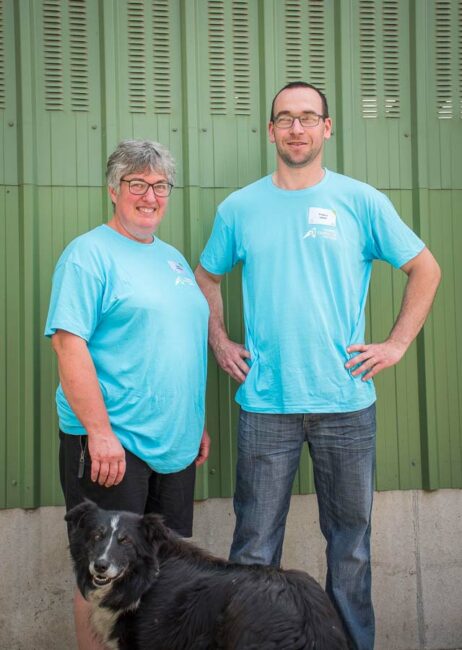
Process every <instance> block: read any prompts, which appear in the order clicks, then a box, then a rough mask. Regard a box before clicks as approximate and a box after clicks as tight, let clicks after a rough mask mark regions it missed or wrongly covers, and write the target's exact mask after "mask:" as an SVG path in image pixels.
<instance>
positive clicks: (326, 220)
mask: <svg viewBox="0 0 462 650" xmlns="http://www.w3.org/2000/svg"><path fill="white" fill-rule="evenodd" d="M336 222H337V215H336V214H335V212H334V211H333V210H329V208H310V209H309V210H308V223H312V224H323V225H324V226H331V227H333V228H335V226H336Z"/></svg>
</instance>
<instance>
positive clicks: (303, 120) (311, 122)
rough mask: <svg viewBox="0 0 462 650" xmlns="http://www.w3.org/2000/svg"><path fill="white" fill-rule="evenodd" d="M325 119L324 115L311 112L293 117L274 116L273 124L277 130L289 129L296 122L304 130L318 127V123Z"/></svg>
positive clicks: (284, 115)
mask: <svg viewBox="0 0 462 650" xmlns="http://www.w3.org/2000/svg"><path fill="white" fill-rule="evenodd" d="M326 117H327V116H326V115H319V113H314V112H311V111H310V112H309V113H303V115H295V116H294V115H286V114H285V113H283V114H282V115H276V117H275V118H274V120H273V124H274V126H276V127H277V128H278V129H291V128H292V126H293V124H294V122H295V120H298V121H299V122H300V125H301V126H302V127H303V128H304V129H307V128H308V129H309V128H310V127H312V126H318V124H319V121H320V120H324V119H325V118H326Z"/></svg>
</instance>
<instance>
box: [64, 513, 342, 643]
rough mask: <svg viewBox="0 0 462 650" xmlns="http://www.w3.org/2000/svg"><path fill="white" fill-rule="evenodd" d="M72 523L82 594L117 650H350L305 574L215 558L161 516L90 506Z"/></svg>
mask: <svg viewBox="0 0 462 650" xmlns="http://www.w3.org/2000/svg"><path fill="white" fill-rule="evenodd" d="M66 520H67V522H68V525H69V533H70V550H71V554H72V558H73V562H74V568H75V573H76V578H77V583H78V586H79V589H80V591H81V592H82V594H83V595H84V596H85V598H86V599H87V600H88V601H90V602H91V603H93V614H92V618H93V623H94V627H95V629H96V630H97V632H98V635H99V637H100V639H101V640H102V641H104V642H105V643H106V644H107V645H108V647H110V648H117V649H119V650H212V649H223V650H272V649H274V650H302V649H303V650H346V648H347V643H346V640H345V637H344V634H343V631H342V626H341V623H340V621H339V619H338V616H337V614H336V612H335V610H334V608H333V606H332V605H331V603H330V601H329V599H328V597H327V595H326V593H325V592H324V591H323V590H322V589H321V587H320V586H319V585H318V584H317V582H315V580H313V578H311V577H310V576H308V575H307V574H306V573H303V572H300V571H283V570H282V569H275V568H272V567H263V566H245V565H238V564H232V563H230V562H227V561H225V560H220V559H217V558H214V557H212V556H211V555H208V554H207V553H205V552H204V551H202V550H200V549H199V548H197V547H196V546H194V545H192V544H190V543H189V542H185V541H183V540H181V539H178V538H177V537H176V536H175V535H174V534H173V533H172V532H171V531H169V530H168V529H167V528H166V527H165V526H164V525H163V523H162V521H161V519H160V518H159V517H158V516H157V515H145V516H144V517H142V516H139V515H135V514H132V513H128V512H114V511H105V510H101V509H100V508H98V507H97V506H96V505H95V504H94V503H92V502H89V501H85V502H84V503H81V504H80V505H78V506H76V507H75V508H73V509H72V510H71V511H70V512H69V513H68V514H67V515H66Z"/></svg>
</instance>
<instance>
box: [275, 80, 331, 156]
mask: <svg viewBox="0 0 462 650" xmlns="http://www.w3.org/2000/svg"><path fill="white" fill-rule="evenodd" d="M309 112H314V113H318V114H319V115H321V114H322V112H323V106H322V100H321V97H320V96H319V95H318V93H317V92H316V91H315V90H313V89H312V88H288V89H286V90H283V91H282V92H281V93H280V94H279V95H278V96H277V98H276V101H275V104H274V117H277V116H279V115H281V114H285V115H290V116H292V117H300V116H302V115H303V114H304V113H309ZM331 129H332V121H331V119H330V118H329V117H326V118H325V119H321V120H320V121H319V124H318V125H317V126H311V127H305V128H304V127H302V125H301V124H300V122H299V120H294V123H293V124H292V126H291V127H290V128H288V129H281V128H277V127H276V126H275V125H274V123H273V122H270V123H269V125H268V133H269V139H270V142H273V143H274V144H275V145H276V150H277V156H278V164H279V165H284V166H286V167H289V168H301V167H306V166H308V165H311V164H313V163H315V164H316V163H317V164H319V166H321V161H322V152H323V147H324V140H328V139H329V138H330V136H331Z"/></svg>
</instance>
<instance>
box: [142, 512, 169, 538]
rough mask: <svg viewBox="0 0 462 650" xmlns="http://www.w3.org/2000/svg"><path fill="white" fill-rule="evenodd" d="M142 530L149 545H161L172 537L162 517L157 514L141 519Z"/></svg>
mask: <svg viewBox="0 0 462 650" xmlns="http://www.w3.org/2000/svg"><path fill="white" fill-rule="evenodd" d="M141 528H142V531H143V534H144V536H145V538H146V540H147V541H148V543H149V544H159V543H160V542H163V541H165V540H167V539H169V537H170V531H169V530H168V528H166V527H165V526H164V524H163V522H162V517H160V516H159V515H155V514H152V513H150V514H147V515H144V517H142V519H141Z"/></svg>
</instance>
